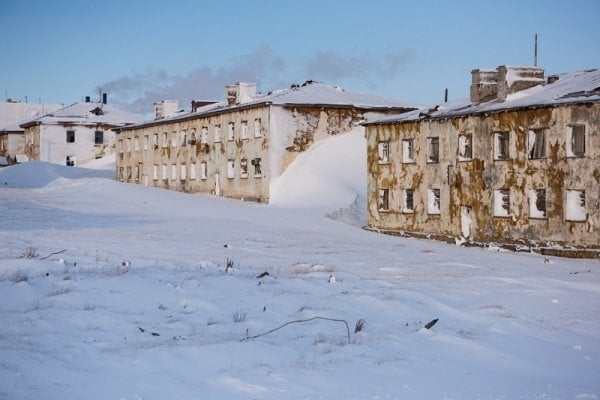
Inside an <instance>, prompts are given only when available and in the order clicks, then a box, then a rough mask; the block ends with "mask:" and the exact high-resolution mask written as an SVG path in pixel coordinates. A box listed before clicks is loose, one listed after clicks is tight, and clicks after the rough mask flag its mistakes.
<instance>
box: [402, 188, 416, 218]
mask: <svg viewBox="0 0 600 400" xmlns="http://www.w3.org/2000/svg"><path fill="white" fill-rule="evenodd" d="M409 193H410V208H409V207H408V205H409V204H408V198H409ZM402 212H403V213H404V214H414V212H415V190H414V189H413V188H405V189H402Z"/></svg>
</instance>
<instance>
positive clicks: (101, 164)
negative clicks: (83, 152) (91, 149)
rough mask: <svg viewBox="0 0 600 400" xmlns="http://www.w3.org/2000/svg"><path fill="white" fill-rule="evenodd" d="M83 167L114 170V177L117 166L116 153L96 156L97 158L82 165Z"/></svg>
mask: <svg viewBox="0 0 600 400" xmlns="http://www.w3.org/2000/svg"><path fill="white" fill-rule="evenodd" d="M81 167H83V168H91V169H101V170H111V171H113V175H112V178H114V171H115V168H116V165H115V154H114V153H112V154H107V155H105V156H104V157H101V158H96V159H95V160H92V161H90V162H89V163H86V164H84V165H82V166H81Z"/></svg>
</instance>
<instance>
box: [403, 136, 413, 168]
mask: <svg viewBox="0 0 600 400" xmlns="http://www.w3.org/2000/svg"><path fill="white" fill-rule="evenodd" d="M413 144H414V142H413V139H404V140H402V162H403V163H405V164H410V163H414V162H415V157H414V146H413Z"/></svg>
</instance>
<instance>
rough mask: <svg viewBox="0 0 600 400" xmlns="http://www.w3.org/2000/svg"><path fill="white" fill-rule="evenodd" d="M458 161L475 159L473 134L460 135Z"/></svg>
mask: <svg viewBox="0 0 600 400" xmlns="http://www.w3.org/2000/svg"><path fill="white" fill-rule="evenodd" d="M458 161H459V162H467V161H473V135H472V134H470V133H463V134H460V135H458Z"/></svg>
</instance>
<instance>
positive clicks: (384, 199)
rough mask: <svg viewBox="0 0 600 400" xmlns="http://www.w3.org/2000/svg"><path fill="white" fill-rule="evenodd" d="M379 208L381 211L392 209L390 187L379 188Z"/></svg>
mask: <svg viewBox="0 0 600 400" xmlns="http://www.w3.org/2000/svg"><path fill="white" fill-rule="evenodd" d="M377 210H378V211H379V212H389V211H390V189H388V188H379V189H377Z"/></svg>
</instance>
